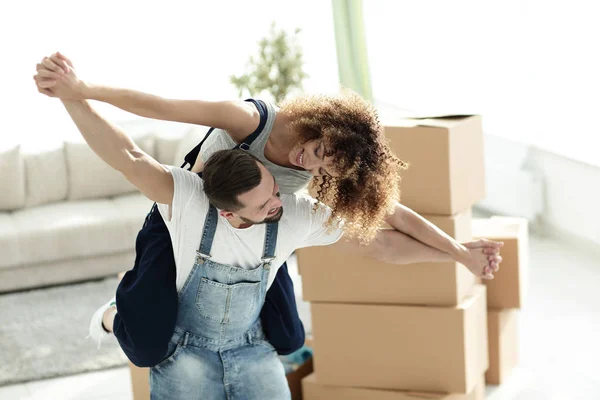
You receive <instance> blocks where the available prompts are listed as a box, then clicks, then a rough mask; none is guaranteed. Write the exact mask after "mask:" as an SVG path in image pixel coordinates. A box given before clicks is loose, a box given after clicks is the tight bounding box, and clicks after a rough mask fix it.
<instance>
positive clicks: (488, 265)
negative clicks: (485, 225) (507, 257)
mask: <svg viewBox="0 0 600 400" xmlns="http://www.w3.org/2000/svg"><path fill="white" fill-rule="evenodd" d="M462 245H463V246H465V247H466V248H467V250H468V252H467V253H466V254H465V257H464V259H462V260H457V261H459V262H460V263H461V264H463V265H465V266H466V267H467V268H468V269H469V270H470V271H471V272H472V273H473V274H475V275H476V276H478V277H481V278H483V279H494V275H493V273H494V272H497V271H498V269H499V268H500V263H501V262H502V257H501V256H500V247H502V246H503V245H504V243H503V242H494V241H492V240H488V239H479V240H476V241H474V242H467V243H462Z"/></svg>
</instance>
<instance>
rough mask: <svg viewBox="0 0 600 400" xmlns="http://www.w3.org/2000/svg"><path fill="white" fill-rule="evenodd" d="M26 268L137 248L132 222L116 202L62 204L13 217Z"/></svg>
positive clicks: (20, 211) (27, 209)
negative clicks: (133, 236) (38, 264)
mask: <svg viewBox="0 0 600 400" xmlns="http://www.w3.org/2000/svg"><path fill="white" fill-rule="evenodd" d="M12 218H13V221H14V225H15V231H16V233H17V242H18V247H19V252H20V255H21V262H22V263H23V264H35V263H41V262H49V261H58V260H64V259H71V258H78V257H89V256H95V255H102V254H111V253H115V252H119V251H125V250H130V249H133V248H134V245H135V243H134V242H133V241H132V240H131V225H132V218H133V219H135V220H136V221H137V222H138V223H139V215H134V216H133V217H132V216H131V215H128V214H123V213H122V212H121V209H120V208H119V207H118V206H117V204H115V202H114V201H113V200H112V199H101V200H88V201H76V202H59V203H52V204H45V205H42V206H38V207H33V208H26V209H23V210H19V211H15V212H14V213H13V216H12Z"/></svg>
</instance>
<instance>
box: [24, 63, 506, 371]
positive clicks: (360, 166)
mask: <svg viewBox="0 0 600 400" xmlns="http://www.w3.org/2000/svg"><path fill="white" fill-rule="evenodd" d="M68 66H70V67H71V68H68ZM35 79H36V81H37V83H38V87H39V88H40V89H39V90H40V91H41V92H43V93H45V94H47V95H49V96H52V95H53V93H52V87H53V86H54V85H56V84H59V85H61V87H62V88H63V93H64V88H65V87H66V88H68V89H69V96H70V98H71V99H74V100H80V99H93V100H98V101H103V102H106V103H109V104H112V105H114V106H116V107H119V108H121V109H123V110H126V111H129V112H132V113H135V114H138V115H140V116H144V117H149V118H155V119H163V120H170V121H178V122H186V123H193V124H198V125H204V126H211V127H214V128H216V129H215V130H214V131H213V132H212V134H211V135H210V136H209V137H208V138H207V139H206V141H205V142H204V144H203V146H202V151H201V152H200V153H199V154H198V153H194V152H192V153H191V154H190V155H188V156H189V157H186V161H188V162H189V164H190V165H192V171H195V172H200V171H201V170H202V165H203V164H202V163H203V161H205V160H206V159H208V157H209V156H210V155H211V154H213V153H214V152H215V151H217V150H221V149H224V148H231V147H234V146H236V145H239V144H240V143H242V142H244V140H246V139H247V138H248V137H249V136H254V141H253V142H252V144H248V145H247V146H246V149H247V150H248V151H249V152H251V153H253V154H254V155H255V156H257V157H258V158H259V159H260V160H261V161H262V162H263V163H264V164H265V165H266V166H267V168H269V170H270V171H271V172H272V173H273V175H274V176H275V177H276V180H277V182H278V183H279V185H280V187H281V191H282V192H295V191H297V190H300V189H301V188H303V187H305V186H306V184H307V183H309V182H310V183H311V184H312V185H313V187H314V189H315V191H316V197H317V199H318V200H321V201H323V202H324V203H326V204H327V205H329V206H330V207H331V208H332V215H331V218H330V220H329V222H330V224H331V225H333V224H334V223H335V222H336V221H337V220H339V219H343V220H344V221H345V224H344V231H345V235H346V236H347V237H356V238H359V239H360V240H361V241H363V242H368V241H370V240H371V239H372V238H373V237H374V235H375V233H376V230H377V229H378V227H379V226H381V224H382V223H383V222H388V223H390V225H392V227H394V228H396V229H398V230H400V231H403V232H405V233H407V234H409V235H411V236H413V237H414V238H415V239H417V240H419V241H421V242H423V243H425V244H428V245H430V246H431V247H435V248H438V249H439V250H442V251H445V252H448V253H451V252H452V250H453V249H454V248H455V247H456V246H458V244H457V243H456V242H455V241H454V240H453V239H451V238H449V237H448V236H447V235H445V234H443V233H441V231H439V230H438V229H437V228H435V227H433V226H432V224H430V223H428V222H427V221H426V220H424V219H423V218H421V217H419V216H418V215H417V214H415V213H414V212H412V211H411V210H409V209H407V208H406V207H403V206H401V205H399V204H398V203H397V199H398V198H399V195H400V190H399V180H400V176H399V170H400V169H401V168H405V167H406V164H405V163H403V162H402V161H400V160H399V159H398V158H396V157H395V156H394V155H393V154H392V152H391V151H390V149H389V147H388V146H387V144H386V140H385V136H384V134H383V131H382V129H381V127H380V124H379V121H378V118H377V114H376V112H375V110H374V108H373V107H372V106H371V105H369V104H368V103H367V102H366V101H364V100H363V99H361V98H360V96H358V95H357V94H355V93H353V92H351V91H349V90H345V91H343V92H342V93H340V94H339V95H335V96H301V97H298V98H295V99H292V100H290V101H288V102H286V103H284V104H282V106H281V109H278V108H277V107H275V106H274V105H272V104H269V103H265V102H257V101H224V102H207V101H199V100H170V99H165V98H161V97H158V96H153V95H149V94H146V93H142V92H137V91H133V90H127V89H115V88H108V87H103V86H97V85H90V84H87V83H85V82H83V81H81V80H79V79H78V78H77V76H76V75H75V74H74V72H73V70H72V64H71V62H70V61H69V60H68V59H67V58H66V57H64V56H63V55H61V54H59V53H56V54H54V55H53V56H52V57H50V58H45V59H44V60H43V61H42V63H41V64H38V74H37V75H36V77H35ZM63 98H64V96H63ZM257 126H258V128H257ZM253 134H254V135H253ZM195 150H199V149H195ZM399 214H400V215H399ZM159 220H160V217H158V220H157V219H156V218H154V219H153V216H152V215H149V217H148V219H147V222H146V225H148V222H149V221H150V225H152V226H150V228H149V229H155V230H156V234H154V235H150V236H152V237H151V238H148V237H144V235H148V231H146V232H144V229H142V231H141V232H140V236H138V242H137V243H136V251H137V255H138V257H137V259H136V266H135V267H134V270H133V271H130V272H128V274H126V277H125V278H124V281H123V282H122V283H121V285H120V287H119V291H118V292H117V300H118V301H119V303H120V304H119V313H118V314H117V313H116V309H115V308H114V307H111V306H110V303H108V304H107V305H105V306H104V307H101V308H100V309H99V311H98V312H97V314H96V315H95V317H94V318H93V320H92V325H94V324H95V325H96V328H97V327H98V322H100V324H101V322H102V321H104V324H103V325H102V326H110V325H112V322H113V319H114V326H115V328H114V329H115V335H116V336H117V338H119V341H120V343H121V346H122V347H123V348H124V350H125V351H126V353H127V355H128V356H129V357H130V359H132V361H134V363H136V364H137V365H140V366H151V365H153V363H155V361H160V356H161V355H164V352H162V353H161V351H162V349H161V348H160V346H158V345H157V343H161V341H164V340H165V339H167V341H168V339H170V335H169V328H168V327H169V326H170V325H169V323H165V321H164V320H162V321H160V323H161V325H162V327H163V328H164V329H163V331H164V334H163V335H162V336H160V338H159V336H155V337H148V335H147V332H148V330H147V329H139V327H140V326H141V325H139V326H136V327H133V326H132V325H128V326H127V331H128V332H127V333H123V334H122V336H120V335H121V334H120V333H119V332H120V328H122V329H121V331H123V332H125V328H124V326H123V325H125V323H124V322H123V321H127V320H133V319H136V318H137V319H138V320H140V319H141V318H140V316H139V315H136V312H135V309H136V308H135V306H134V305H135V303H136V301H138V302H141V301H147V298H148V294H149V293H152V295H153V296H154V298H155V299H167V300H168V301H156V307H157V310H156V313H155V315H154V317H156V316H159V315H167V314H169V313H171V311H172V309H173V307H175V309H176V303H175V305H174V306H173V304H172V300H173V298H174V299H175V301H176V293H175V294H174V295H173V293H172V291H171V292H170V293H168V294H165V295H164V296H162V297H161V296H157V293H156V286H154V287H153V288H154V289H152V290H140V289H139V288H140V287H143V284H142V283H143V282H144V280H145V282H150V283H152V282H156V281H163V282H164V281H169V280H172V279H173V278H172V274H171V275H169V270H168V269H166V268H164V265H167V264H169V263H171V264H172V265H173V266H174V263H173V262H171V261H170V260H171V259H172V249H171V246H170V239H169V237H168V232H167V233H166V235H165V232H166V228H165V229H164V231H163V230H161V229H162V227H163V226H164V224H162V225H160V224H161V221H159ZM146 225H145V228H146ZM482 247H485V245H482ZM149 249H154V250H153V252H151V257H147V256H146V255H147V252H148V251H149ZM485 250H490V249H489V248H487V249H485ZM485 250H484V251H485ZM490 254H491V253H490ZM144 257H146V259H147V260H148V261H145V260H144ZM490 257H491V256H490ZM150 264H153V265H154V266H155V267H154V268H148V265H150ZM169 265H170V264H169ZM156 266H163V268H157V267H156ZM138 267H139V268H138ZM467 267H469V268H470V269H471V270H472V271H473V272H474V273H476V274H477V275H483V277H488V278H489V277H491V273H492V271H495V270H497V268H498V265H497V263H496V262H492V261H490V263H489V265H486V266H485V268H483V270H482V267H481V265H467ZM173 268H174V267H173ZM136 269H137V271H136ZM157 271H161V272H160V273H162V275H160V273H158V272H157ZM280 272H281V276H280V273H278V275H277V278H276V281H279V283H281V285H280V286H279V291H277V290H276V289H277V286H276V285H275V284H274V287H272V288H271V289H269V294H271V292H273V294H272V300H273V301H272V303H271V307H272V309H271V310H266V312H263V314H267V315H268V316H267V317H266V321H265V315H262V318H263V321H264V325H265V329H266V331H267V334H268V336H269V340H270V341H271V342H272V343H273V344H274V345H275V347H276V348H277V349H278V350H281V351H280V352H281V353H285V352H289V351H291V350H293V349H294V348H295V347H298V342H297V341H296V343H295V344H294V345H290V340H289V338H290V337H295V338H296V339H297V338H298V335H297V334H296V335H295V334H294V332H296V333H298V332H299V331H300V330H301V329H302V325H301V323H300V321H299V318H298V317H297V311H296V309H295V303H294V296H293V288H292V286H291V282H290V281H289V275H288V274H287V270H286V269H285V268H282V269H280ZM152 274H154V275H152ZM144 276H145V277H144ZM150 276H152V278H151V279H150V278H149V277H150ZM171 290H172V289H171ZM119 293H120V294H119ZM125 298H127V299H126V300H127V301H123V299H125ZM169 302H170V303H169ZM111 303H112V302H111ZM268 303H269V302H268V299H267V304H266V305H265V308H267V307H268V306H269V304H268ZM121 304H123V306H121ZM125 304H128V305H129V306H130V309H128V308H127V306H126V305H125ZM281 307H287V309H284V310H282V309H281ZM263 311H264V310H263ZM273 315H276V316H277V318H280V320H277V318H275V319H274V320H277V321H275V322H273V321H274V320H273V319H271V320H269V316H273ZM152 317H153V316H147V318H145V323H146V324H149V323H151V321H153V319H152ZM269 321H271V322H269ZM286 329H287V330H288V331H289V330H291V331H292V333H291V334H290V332H286ZM136 330H137V331H138V334H136V335H134V334H133V333H134V332H135V331H136ZM278 330H280V331H281V332H282V333H281V334H279V333H275V332H277V331H278ZM90 331H91V332H92V334H93V332H94V329H93V327H91V329H90ZM96 331H97V329H96ZM144 333H145V335H144ZM171 333H172V332H171ZM132 335H133V336H136V338H133V337H132ZM167 336H168V338H167ZM278 337H279V338H282V337H283V338H284V339H285V338H287V339H288V340H287V343H286V340H282V341H280V344H279V345H277V339H278ZM302 337H303V332H302ZM138 338H139V339H138ZM134 342H135V343H134ZM142 342H144V343H143V344H142ZM300 344H301V343H300ZM286 346H287V347H286ZM134 347H137V350H136V351H137V353H139V349H140V348H145V349H151V348H154V349H156V351H155V352H154V353H152V356H147V357H146V356H144V357H143V358H144V359H143V360H142V359H140V358H138V362H136V360H135V359H134V358H135V357H140V356H139V354H134V353H136V351H134V350H133V348H134ZM128 348H129V349H131V352H128V351H127V349H128ZM150 353H151V352H150V351H148V352H147V354H150ZM132 357H133V358H132Z"/></svg>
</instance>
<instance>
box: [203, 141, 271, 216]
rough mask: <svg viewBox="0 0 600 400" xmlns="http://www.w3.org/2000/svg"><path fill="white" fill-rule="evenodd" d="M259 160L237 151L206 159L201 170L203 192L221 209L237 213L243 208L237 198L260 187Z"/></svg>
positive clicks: (223, 151)
mask: <svg viewBox="0 0 600 400" xmlns="http://www.w3.org/2000/svg"><path fill="white" fill-rule="evenodd" d="M259 162H260V161H259V160H258V159H257V158H256V157H254V156H253V155H252V154H250V153H248V152H246V151H244V150H240V149H234V150H220V151H217V152H215V153H214V154H213V155H211V156H210V157H209V159H208V160H207V161H206V164H205V165H204V170H203V171H202V180H203V181H204V193H206V196H207V197H208V200H209V201H210V202H211V204H212V205H213V206H215V207H217V208H219V209H221V210H226V211H237V210H239V209H240V208H242V207H244V205H243V204H242V203H241V202H240V201H239V200H238V196H239V195H241V194H243V193H246V192H248V191H250V190H252V189H254V188H255V187H257V186H258V185H259V184H260V179H261V173H260V168H259V167H258V163H259Z"/></svg>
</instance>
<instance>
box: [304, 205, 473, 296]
mask: <svg viewBox="0 0 600 400" xmlns="http://www.w3.org/2000/svg"><path fill="white" fill-rule="evenodd" d="M423 217H425V218H426V219H428V220H429V221H431V222H432V223H433V224H435V225H436V226H438V227H439V228H440V229H441V230H443V231H444V232H446V233H447V234H448V235H450V236H452V237H453V238H455V239H456V240H458V241H461V242H462V241H469V240H471V211H470V209H469V210H467V211H464V212H462V213H460V214H456V215H453V216H436V215H423ZM296 255H297V257H298V270H299V272H300V275H301V277H302V291H303V299H304V300H306V301H312V302H338V303H363V304H373V303H375V304H420V305H440V306H442V305H445V306H454V305H456V304H458V303H459V302H460V301H461V300H462V299H463V298H465V297H466V296H467V295H468V294H469V293H470V291H471V290H472V288H473V286H474V285H475V284H476V283H478V282H479V280H478V278H477V277H476V276H474V275H473V274H472V273H471V272H470V271H469V270H468V269H467V268H466V267H465V266H463V265H461V264H459V263H456V262H447V263H420V264H409V265H397V264H386V263H383V262H379V261H376V260H373V259H371V258H366V257H358V256H356V255H353V254H344V253H341V252H340V251H339V250H336V249H335V248H332V247H328V246H316V247H308V248H304V249H299V250H297V251H296Z"/></svg>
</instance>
